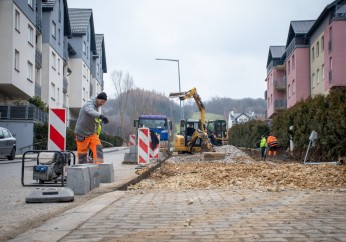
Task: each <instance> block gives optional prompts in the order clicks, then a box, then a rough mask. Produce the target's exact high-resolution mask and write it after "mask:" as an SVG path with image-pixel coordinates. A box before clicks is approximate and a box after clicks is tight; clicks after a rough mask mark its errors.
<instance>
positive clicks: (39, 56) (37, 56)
mask: <svg viewBox="0 0 346 242" xmlns="http://www.w3.org/2000/svg"><path fill="white" fill-rule="evenodd" d="M35 63H36V66H37V67H38V68H42V52H41V50H39V49H38V48H36V53H35Z"/></svg>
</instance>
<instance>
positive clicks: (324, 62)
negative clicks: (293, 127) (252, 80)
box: [265, 0, 346, 118]
mask: <svg viewBox="0 0 346 242" xmlns="http://www.w3.org/2000/svg"><path fill="white" fill-rule="evenodd" d="M280 54H281V56H280ZM345 63H346V0H336V1H333V2H332V3H331V4H329V5H327V6H326V7H325V9H324V10H323V11H322V13H321V14H320V16H319V17H318V18H317V20H308V21H292V22H291V23H290V27H289V32H288V37H287V43H286V46H271V47H270V48H269V55H268V60H267V78H266V81H267V91H266V95H265V98H266V100H267V118H272V117H273V116H274V115H275V114H277V113H278V112H279V111H280V110H282V109H285V108H290V107H292V106H294V105H295V104H296V103H297V102H299V101H301V100H304V99H306V98H307V97H309V96H315V95H319V94H322V95H326V94H328V93H329V91H330V89H332V88H337V87H340V86H346V65H345ZM281 77H283V80H285V81H284V82H285V83H286V88H283V87H280V86H278V85H275V83H280V78H281ZM282 99H284V101H282Z"/></svg>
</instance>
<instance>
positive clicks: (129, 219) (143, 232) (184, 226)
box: [61, 189, 346, 241]
mask: <svg viewBox="0 0 346 242" xmlns="http://www.w3.org/2000/svg"><path fill="white" fill-rule="evenodd" d="M114 193H115V194H114V195H116V193H117V192H114ZM345 201H346V193H344V192H339V193H332V192H308V191H284V192H254V191H250V190H217V189H216V190H215V189H214V190H186V191H145V190H141V191H128V192H126V194H125V196H122V197H121V198H120V199H118V200H115V201H114V202H113V203H112V204H110V205H109V206H107V207H105V208H104V209H103V210H102V211H100V212H99V213H97V214H96V215H95V216H93V217H92V218H90V219H89V220H87V221H86V222H85V223H83V224H82V225H80V226H79V227H78V228H77V229H75V230H73V231H72V232H71V233H69V234H68V235H67V236H65V237H64V238H63V239H62V240H61V241H346V206H345Z"/></svg>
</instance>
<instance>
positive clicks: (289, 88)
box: [288, 84, 291, 97]
mask: <svg viewBox="0 0 346 242" xmlns="http://www.w3.org/2000/svg"><path fill="white" fill-rule="evenodd" d="M290 96H291V84H288V97H290Z"/></svg>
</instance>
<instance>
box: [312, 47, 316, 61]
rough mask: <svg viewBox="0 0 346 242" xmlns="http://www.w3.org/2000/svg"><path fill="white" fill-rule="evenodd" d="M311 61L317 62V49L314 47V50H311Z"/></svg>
mask: <svg viewBox="0 0 346 242" xmlns="http://www.w3.org/2000/svg"><path fill="white" fill-rule="evenodd" d="M311 59H312V61H314V60H315V47H312V49H311Z"/></svg>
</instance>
